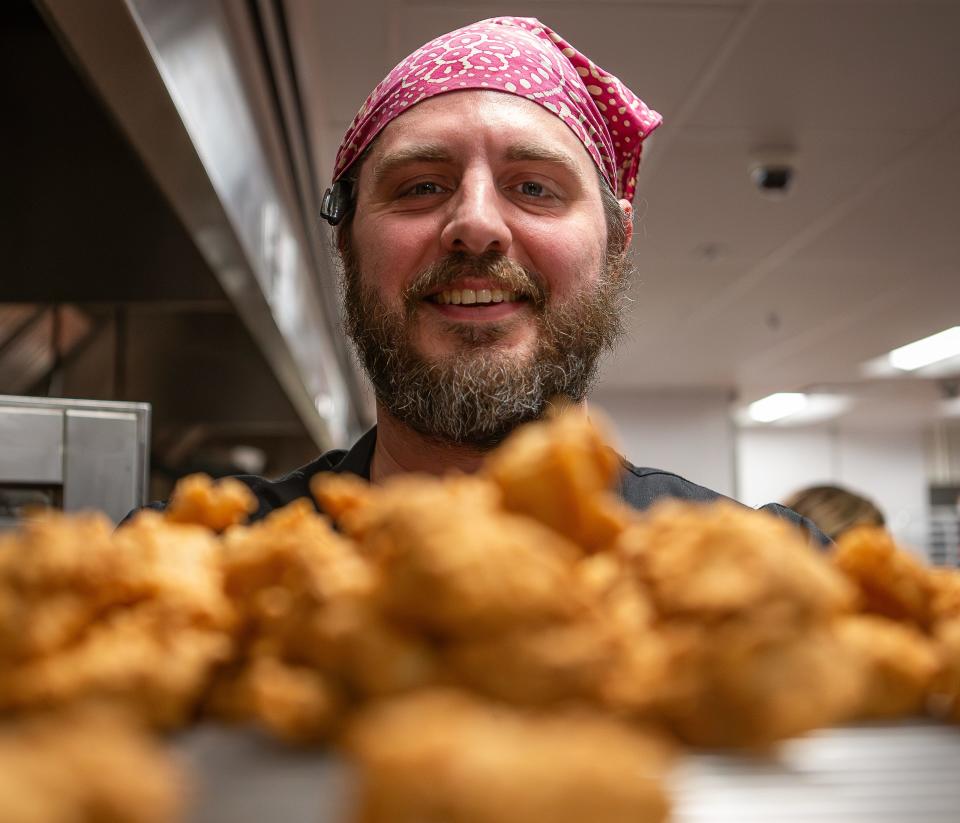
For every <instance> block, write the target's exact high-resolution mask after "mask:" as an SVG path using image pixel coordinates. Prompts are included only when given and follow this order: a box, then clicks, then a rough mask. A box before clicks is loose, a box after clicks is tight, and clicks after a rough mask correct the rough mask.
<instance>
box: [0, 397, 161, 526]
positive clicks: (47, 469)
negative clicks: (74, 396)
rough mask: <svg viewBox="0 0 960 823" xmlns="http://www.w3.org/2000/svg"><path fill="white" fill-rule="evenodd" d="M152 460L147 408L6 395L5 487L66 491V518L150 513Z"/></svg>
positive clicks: (0, 453)
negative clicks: (143, 508) (143, 509)
mask: <svg viewBox="0 0 960 823" xmlns="http://www.w3.org/2000/svg"><path fill="white" fill-rule="evenodd" d="M10 421H19V422H13V423H11V422H10ZM5 424H9V425H5ZM149 454H150V406H149V405H148V404H146V403H120V402H113V401H94V400H71V399H63V398H48V397H13V396H9V395H0V482H4V483H6V484H9V485H11V486H14V487H16V486H23V487H29V486H30V485H47V486H49V485H57V486H60V487H62V504H63V509H64V511H77V510H80V509H97V510H100V511H103V512H106V514H107V515H108V516H109V517H111V518H112V519H113V520H115V521H116V520H119V519H120V518H122V517H123V516H124V515H125V514H126V513H127V512H129V511H130V510H131V509H132V508H134V507H136V506H140V505H143V504H144V503H145V502H146V494H147V484H148V477H149V475H148V471H149Z"/></svg>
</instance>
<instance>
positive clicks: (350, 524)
mask: <svg viewBox="0 0 960 823" xmlns="http://www.w3.org/2000/svg"><path fill="white" fill-rule="evenodd" d="M310 488H311V490H312V492H313V494H314V496H315V497H316V499H317V502H318V504H319V505H320V506H321V507H323V508H324V509H325V510H326V511H329V512H330V514H331V516H332V517H333V518H334V520H335V521H336V523H337V525H338V526H339V527H340V528H341V529H342V530H343V532H344V533H346V534H347V535H349V536H350V537H352V538H354V539H355V540H357V541H358V542H359V544H360V546H361V548H362V549H364V550H366V551H371V550H373V549H375V548H376V546H375V545H367V544H366V543H365V540H366V537H367V535H368V534H369V533H370V532H371V531H372V530H373V529H374V528H375V527H377V526H379V525H380V524H382V523H384V522H387V521H389V520H390V519H391V518H392V517H394V516H395V515H396V514H397V513H398V512H403V511H405V510H406V509H407V508H408V507H409V506H410V505H411V504H416V505H418V506H419V507H420V508H425V507H429V506H430V505H434V506H441V507H443V506H451V505H452V506H455V507H456V508H457V510H464V509H472V510H473V511H474V513H475V517H476V518H481V517H482V516H483V515H484V514H487V513H492V512H494V511H499V510H500V508H501V504H502V494H501V492H500V489H499V488H498V487H497V486H496V485H495V484H494V483H492V482H491V481H489V480H487V479H485V478H482V477H478V476H464V475H450V476H448V477H444V478H437V477H432V476H428V475H419V474H399V475H394V476H392V477H390V478H389V479H388V480H387V481H386V482H385V483H384V484H383V485H380V486H372V485H371V484H369V483H368V482H367V481H365V480H362V479H360V478H358V477H354V476H353V475H335V474H318V475H316V476H315V477H314V478H313V480H312V481H311V483H310Z"/></svg>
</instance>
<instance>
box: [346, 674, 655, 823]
mask: <svg viewBox="0 0 960 823" xmlns="http://www.w3.org/2000/svg"><path fill="white" fill-rule="evenodd" d="M347 742H348V746H349V748H350V749H351V750H352V752H353V754H354V756H355V757H356V759H357V761H358V763H359V766H360V769H361V797H360V811H359V815H358V820H359V823H421V821H426V820H429V821H431V822H432V823H533V821H550V823H585V821H590V823H657V822H658V821H663V820H666V818H667V816H668V813H669V802H668V800H667V795H666V791H665V789H664V786H663V779H664V775H665V772H666V771H667V768H668V766H669V762H670V751H669V749H668V747H667V746H666V745H665V744H664V743H663V742H662V741H661V740H660V739H658V738H656V737H654V736H652V735H650V734H648V733H643V732H641V731H639V730H636V729H631V728H629V727H627V726H625V725H622V724H620V723H617V722H615V721H613V720H610V719H607V718H603V717H600V716H597V715H591V714H563V713H559V714H554V715H551V716H535V715H529V714H523V713H520V712H517V711H516V710H512V709H509V708H506V707H503V706H496V705H493V704H486V703H483V702H481V701H478V700H476V699H475V698H472V697H470V696H468V695H466V694H463V693H457V692H429V691H428V692H420V693H418V694H415V695H412V696H409V697H405V698H400V699H397V700H394V701H391V702H389V703H386V704H381V705H377V706H374V707H372V708H371V709H369V710H368V711H366V712H365V713H364V714H363V715H362V716H361V717H360V718H359V719H358V720H357V721H356V723H355V724H354V726H353V728H352V730H351V733H350V734H349V735H348V738H347Z"/></svg>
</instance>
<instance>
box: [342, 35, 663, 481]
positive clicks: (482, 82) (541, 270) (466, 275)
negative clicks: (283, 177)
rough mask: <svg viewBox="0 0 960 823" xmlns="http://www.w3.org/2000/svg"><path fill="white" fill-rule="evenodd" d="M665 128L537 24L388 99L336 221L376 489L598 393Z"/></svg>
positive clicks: (411, 69) (460, 54)
mask: <svg viewBox="0 0 960 823" xmlns="http://www.w3.org/2000/svg"><path fill="white" fill-rule="evenodd" d="M659 123H660V117H659V115H657V114H656V113H655V112H652V111H650V110H649V109H648V108H647V107H646V106H645V105H644V104H643V103H642V102H641V101H640V100H639V99H638V98H637V97H636V96H634V95H633V94H632V93H631V92H630V91H629V90H628V89H626V88H625V87H624V86H623V85H622V84H621V83H620V81H619V80H617V79H616V78H615V77H612V76H611V75H608V74H607V73H606V72H604V71H602V70H601V69H599V68H598V67H597V66H595V65H594V64H593V63H592V62H591V61H590V60H588V59H587V58H586V57H584V56H583V55H581V54H579V53H578V52H576V51H575V50H574V49H573V48H572V47H571V46H570V45H569V44H567V43H566V42H565V41H564V40H563V39H562V38H560V37H559V36H558V35H556V34H555V33H554V32H552V31H550V29H548V28H547V27H546V26H544V25H543V24H541V23H539V22H538V21H536V20H532V19H521V18H496V19H493V20H486V21H482V22H480V23H477V24H474V25H472V26H467V27H465V28H463V29H459V30H457V31H455V32H451V33H450V34H447V35H444V36H442V37H439V38H437V39H436V40H433V41H431V42H430V43H428V44H426V45H425V46H424V47H422V48H421V49H418V50H417V51H416V52H414V53H413V54H412V55H410V56H409V57H408V58H406V60H404V61H403V62H402V63H400V64H399V65H398V66H397V67H396V68H395V69H394V70H393V71H392V72H391V73H390V74H389V75H388V77H387V78H386V79H385V80H384V81H383V82H382V83H381V84H380V85H379V86H378V87H377V88H376V89H375V90H374V91H373V93H372V94H371V95H370V97H369V98H368V99H367V101H366V102H365V104H364V106H363V107H362V108H361V110H360V113H359V114H358V115H357V117H356V119H355V120H354V122H353V124H352V126H351V128H350V130H349V131H348V132H347V135H346V136H345V137H344V140H343V143H342V145H341V148H340V152H339V154H338V157H337V168H336V172H335V176H334V180H335V183H334V189H333V190H331V192H330V193H329V197H328V198H327V209H326V216H327V217H328V219H330V220H331V222H333V223H336V224H338V228H337V248H338V251H339V253H340V255H341V258H342V263H343V291H344V306H345V315H346V322H347V330H348V332H349V334H350V336H351V338H352V339H353V341H354V343H355V344H356V348H357V351H358V354H359V355H360V359H361V362H362V363H363V365H364V367H365V368H366V371H367V373H368V374H369V376H370V378H371V380H372V382H373V385H374V388H375V392H376V397H377V420H378V430H377V434H376V437H375V439H374V438H371V443H372V446H373V451H372V457H371V465H370V467H369V470H368V473H369V475H370V476H371V477H372V478H373V479H374V480H378V479H382V478H383V477H385V476H387V475H389V474H392V473H394V472H397V471H413V470H417V471H430V472H440V471H444V470H446V469H448V468H451V467H457V468H461V469H464V470H470V469H472V468H474V467H475V466H476V464H477V463H478V461H479V460H480V459H481V457H482V455H483V453H484V452H485V451H486V450H487V449H489V448H490V447H491V446H493V445H495V444H496V443H498V442H499V441H500V440H502V439H503V438H504V437H505V436H506V435H507V434H509V433H510V432H511V431H512V430H513V429H514V428H516V427H517V426H518V425H520V424H521V423H524V422H527V421H529V420H534V419H536V418H538V417H540V416H541V415H542V414H543V412H544V409H545V408H546V405H547V403H548V402H550V401H551V400H552V399H556V398H565V399H567V400H569V401H572V402H574V403H579V402H581V401H582V400H583V399H584V397H585V396H586V393H587V391H588V389H589V387H590V385H591V383H592V381H593V379H594V377H595V374H596V369H597V363H598V359H599V356H600V354H601V353H602V352H603V351H604V350H605V349H607V348H609V347H610V346H611V345H612V343H613V342H614V341H615V340H616V338H617V337H618V336H619V334H620V332H621V328H622V320H621V314H622V313H621V305H620V304H621V297H622V295H623V292H624V290H625V288H626V286H627V285H628V277H627V264H626V260H627V250H628V248H629V244H630V240H631V236H632V223H631V204H630V198H631V197H632V194H633V189H634V186H635V179H636V171H637V166H638V163H639V157H640V147H641V144H642V141H643V139H644V137H646V136H647V135H648V134H649V133H650V132H651V131H652V130H653V129H654V128H656V127H657V126H658V125H659ZM614 192H616V194H615V193H614ZM618 197H619V199H618Z"/></svg>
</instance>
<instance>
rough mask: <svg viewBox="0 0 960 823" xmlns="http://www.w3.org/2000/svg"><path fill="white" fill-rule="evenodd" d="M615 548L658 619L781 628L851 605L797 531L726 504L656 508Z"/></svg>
mask: <svg viewBox="0 0 960 823" xmlns="http://www.w3.org/2000/svg"><path fill="white" fill-rule="evenodd" d="M617 548H618V550H619V551H620V552H622V553H623V555H624V556H625V557H626V558H627V561H628V562H629V563H630V565H631V566H632V568H633V570H634V573H635V574H636V575H637V578H638V579H639V581H640V582H641V583H642V585H643V586H644V587H645V589H646V590H647V591H648V592H649V595H650V598H651V600H652V602H653V604H654V607H655V608H656V611H657V613H658V615H659V616H660V618H661V619H673V618H686V619H695V620H700V621H707V622H709V621H714V620H722V619H726V618H728V617H732V616H737V615H746V614H749V615H754V616H756V617H757V618H758V619H759V618H761V617H763V619H764V620H765V621H766V622H768V623H769V621H770V620H771V619H776V620H779V621H781V622H783V624H784V626H785V627H787V626H789V625H792V624H794V623H795V622H797V621H801V622H802V621H805V620H807V619H809V618H819V617H826V616H830V615H833V614H836V613H838V612H841V611H844V610H846V609H848V608H849V607H850V604H851V602H852V598H853V590H852V587H851V586H850V584H849V583H847V581H846V580H845V579H844V578H843V576H842V575H840V574H838V573H837V572H836V571H835V570H834V569H833V568H831V566H830V564H829V563H828V562H825V561H824V558H823V557H822V556H821V555H820V554H818V552H817V551H816V550H815V549H813V548H812V547H810V546H809V545H808V543H807V541H806V539H805V537H804V536H803V534H802V533H801V532H800V531H799V530H798V529H796V528H795V527H794V526H792V525H791V524H789V523H787V522H786V521H784V520H781V519H779V518H777V517H774V516H772V515H769V514H766V513H762V512H755V511H752V510H751V509H747V508H744V507H742V506H738V505H736V504H734V503H725V502H718V503H713V504H710V505H703V504H695V503H683V502H680V501H665V502H662V503H658V504H657V505H655V506H654V507H653V508H651V509H650V510H649V511H648V512H646V513H645V514H644V515H643V516H642V517H641V518H640V519H639V521H638V522H637V523H636V524H635V525H634V526H631V527H630V528H629V529H628V530H627V531H626V532H624V534H623V535H622V536H621V538H620V540H619V542H618V544H617Z"/></svg>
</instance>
